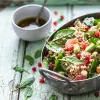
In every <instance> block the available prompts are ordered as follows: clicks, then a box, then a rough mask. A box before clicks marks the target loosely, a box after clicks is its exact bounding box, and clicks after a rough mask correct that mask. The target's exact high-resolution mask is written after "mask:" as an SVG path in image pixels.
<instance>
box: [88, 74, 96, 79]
mask: <svg viewBox="0 0 100 100" xmlns="http://www.w3.org/2000/svg"><path fill="white" fill-rule="evenodd" d="M95 76H97V75H96V73H91V74H89V75H88V78H92V77H95Z"/></svg>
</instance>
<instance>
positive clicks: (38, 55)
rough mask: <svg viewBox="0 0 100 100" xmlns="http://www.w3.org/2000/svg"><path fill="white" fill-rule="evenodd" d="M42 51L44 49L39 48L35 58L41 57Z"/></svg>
mask: <svg viewBox="0 0 100 100" xmlns="http://www.w3.org/2000/svg"><path fill="white" fill-rule="evenodd" d="M41 52H42V50H41V49H40V50H37V51H36V52H35V55H34V56H35V58H36V59H37V58H39V57H40V56H41Z"/></svg>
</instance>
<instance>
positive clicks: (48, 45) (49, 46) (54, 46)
mask: <svg viewBox="0 0 100 100" xmlns="http://www.w3.org/2000/svg"><path fill="white" fill-rule="evenodd" d="M46 48H47V49H49V50H51V51H53V52H55V53H59V52H60V51H64V50H63V48H62V47H61V46H59V45H58V44H56V43H54V42H52V41H49V42H47V43H46Z"/></svg>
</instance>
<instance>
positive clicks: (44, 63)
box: [42, 57, 49, 68]
mask: <svg viewBox="0 0 100 100" xmlns="http://www.w3.org/2000/svg"><path fill="white" fill-rule="evenodd" d="M42 64H43V66H44V67H45V68H49V64H48V58H46V57H45V58H44V59H43V63H42Z"/></svg>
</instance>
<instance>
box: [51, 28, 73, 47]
mask: <svg viewBox="0 0 100 100" xmlns="http://www.w3.org/2000/svg"><path fill="white" fill-rule="evenodd" d="M74 32H75V30H72V29H62V30H60V31H58V32H57V33H56V34H55V35H54V39H53V40H52V41H53V42H55V43H56V44H59V45H63V44H65V42H66V41H67V39H70V38H72V37H73V33H74Z"/></svg>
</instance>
